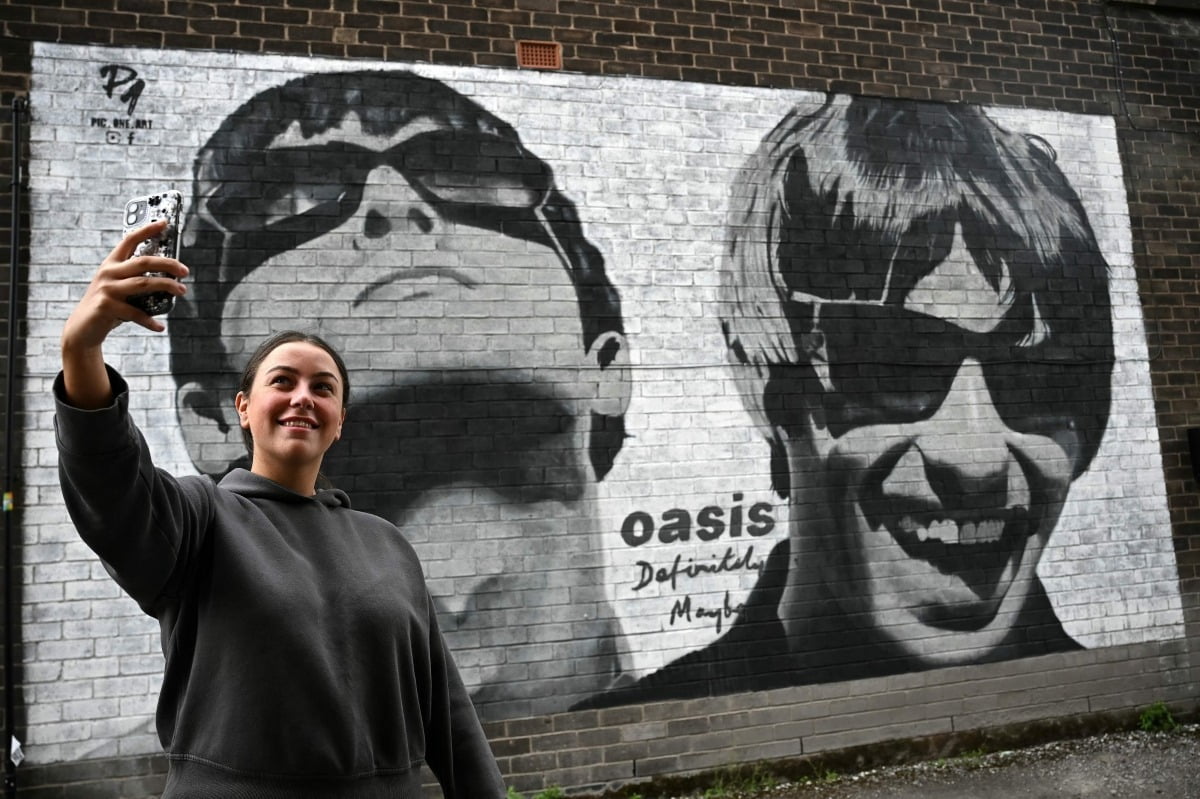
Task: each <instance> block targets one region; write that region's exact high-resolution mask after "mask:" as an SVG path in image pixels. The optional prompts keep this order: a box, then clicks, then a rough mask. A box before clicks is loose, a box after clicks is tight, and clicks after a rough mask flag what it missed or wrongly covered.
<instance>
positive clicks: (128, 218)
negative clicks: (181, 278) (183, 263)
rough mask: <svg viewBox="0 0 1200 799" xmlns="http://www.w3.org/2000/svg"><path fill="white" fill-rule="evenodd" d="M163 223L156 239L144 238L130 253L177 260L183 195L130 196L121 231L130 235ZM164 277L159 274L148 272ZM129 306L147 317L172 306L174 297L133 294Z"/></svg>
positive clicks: (169, 295)
mask: <svg viewBox="0 0 1200 799" xmlns="http://www.w3.org/2000/svg"><path fill="white" fill-rule="evenodd" d="M162 219H165V220H167V227H166V228H165V229H164V230H163V231H162V233H161V234H159V235H157V236H150V237H147V238H146V239H145V240H144V241H142V242H140V243H139V244H138V246H137V249H135V250H134V251H133V254H134V256H139V255H165V256H167V257H168V258H178V257H179V242H180V233H181V232H182V226H183V195H182V194H180V193H179V192H177V191H174V190H171V191H163V192H160V193H158V194H150V195H147V196H145V197H134V198H133V199H131V200H130V201H129V202H127V203H125V227H124V232H125V233H130V232H131V231H134V230H137V229H138V228H141V227H145V226H146V225H149V224H151V223H153V222H158V221H159V220H162ZM147 274H157V275H162V276H164V277H166V276H167V275H165V273H163V272H153V273H151V272H148V273H147ZM128 302H129V304H130V305H134V306H136V307H138V308H141V309H142V310H143V311H145V312H146V313H147V314H149V315H150V316H158V315H160V314H165V313H167V312H168V311H170V310H171V308H172V307H174V305H175V297H174V295H172V294H169V293H167V292H165V291H156V292H151V293H148V294H135V295H133V296H132V297H129V298H128Z"/></svg>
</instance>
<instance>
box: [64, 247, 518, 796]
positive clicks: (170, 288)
mask: <svg viewBox="0 0 1200 799" xmlns="http://www.w3.org/2000/svg"><path fill="white" fill-rule="evenodd" d="M157 232H161V226H159V227H150V228H145V229H143V230H140V231H137V232H135V233H133V234H130V235H127V236H126V237H125V238H124V239H123V240H122V241H121V243H120V244H119V245H118V246H117V247H116V249H114V250H113V251H112V253H111V254H110V255H109V257H108V258H107V259H105V261H104V263H103V264H101V266H100V269H99V271H98V272H97V273H96V275H95V277H94V278H93V280H92V282H91V284H90V285H89V287H88V289H87V292H86V293H85V295H84V297H83V299H82V300H81V301H80V303H79V305H78V306H76V308H75V309H74V311H73V312H72V313H71V316H70V317H69V318H68V320H67V322H66V324H65V325H64V327H63V333H62V365H63V370H62V373H61V375H60V376H59V378H58V379H57V380H56V382H55V397H56V403H57V413H56V421H55V424H56V430H57V439H58V447H59V461H60V466H59V471H60V479H61V482H62V490H63V496H64V498H65V500H66V504H67V508H68V510H69V511H70V514H71V518H72V520H73V521H74V522H75V525H76V527H77V529H78V530H79V533H80V536H81V537H82V538H83V540H84V541H85V542H86V543H87V544H88V545H89V546H90V547H91V548H92V549H93V550H94V551H95V552H96V553H97V554H98V555H99V556H100V558H101V559H102V560H103V562H104V564H105V567H106V568H107V569H108V571H109V572H110V573H111V574H112V575H113V576H114V578H115V579H116V580H117V582H118V583H119V584H120V585H121V587H122V588H123V589H124V590H125V591H126V592H127V593H128V594H129V595H130V596H131V597H133V599H134V600H136V601H137V602H138V604H139V605H140V606H141V608H142V609H143V610H144V611H145V612H146V613H148V614H150V615H151V616H153V617H155V618H156V619H158V621H159V624H160V626H161V629H162V646H163V653H164V655H165V656H166V667H165V674H164V679H163V684H162V692H161V695H160V697H159V705H158V718H157V721H158V733H159V739H160V740H161V742H162V744H163V746H164V748H165V749H166V751H167V757H168V760H169V772H168V776H167V787H166V791H165V792H164V794H163V796H164V799H181V798H184V797H201V796H203V797H212V796H247V797H256V799H259V798H261V799H273V798H274V797H280V799H282V798H283V797H288V798H289V799H293V798H294V797H307V796H312V797H318V796H319V797H334V798H340V797H347V798H349V797H354V799H360V798H363V799H365V798H368V797H370V798H373V797H385V796H386V797H398V796H402V797H409V796H412V797H417V796H420V795H421V766H422V764H427V765H428V766H429V768H430V770H431V771H432V772H433V774H434V775H435V776H436V777H437V779H438V781H439V782H440V783H441V786H442V790H443V792H444V794H445V795H446V796H447V797H472V798H473V799H474V798H475V797H485V798H486V797H502V796H504V795H505V789H504V785H503V783H502V780H501V777H500V773H499V769H498V768H497V766H496V761H495V758H494V757H493V756H492V753H491V750H490V748H489V746H488V742H487V740H486V738H485V737H484V735H483V731H482V729H481V727H480V724H479V721H478V719H477V717H476V715H475V710H474V708H473V707H472V705H471V701H470V698H469V697H468V695H467V692H466V691H465V690H464V688H463V684H462V681H461V679H460V678H459V675H458V671H457V669H456V668H455V665H454V662H453V660H452V659H451V656H450V652H449V650H448V649H447V648H446V645H445V643H444V642H443V640H442V636H441V633H440V631H439V629H438V626H437V622H436V618H435V615H434V609H433V605H432V603H431V601H430V598H429V595H428V592H427V590H426V587H425V581H424V577H423V574H422V571H421V566H420V564H419V562H418V561H417V557H416V555H415V553H414V552H413V550H412V547H411V546H410V545H409V544H408V542H407V541H406V540H405V538H404V537H403V536H402V534H401V533H400V531H399V530H398V529H397V528H396V527H395V526H394V525H392V524H391V523H390V522H387V521H385V520H383V519H381V518H379V517H376V516H372V515H370V514H366V513H360V512H358V511H354V510H352V509H351V508H350V501H349V499H348V498H347V496H346V495H345V494H344V493H343V492H341V491H339V490H337V489H332V488H319V487H318V480H319V477H320V470H321V462H322V460H323V458H324V456H325V453H326V451H327V450H328V449H329V447H330V446H331V445H332V444H333V443H334V442H335V441H337V439H338V438H339V436H340V435H341V430H342V424H343V422H344V421H345V417H346V404H347V399H348V397H349V390H350V386H349V381H348V379H347V374H346V369H345V365H344V364H343V363H342V359H341V357H340V356H339V355H338V354H337V353H336V352H335V351H334V350H333V349H332V348H330V347H329V345H327V344H326V343H325V342H324V341H322V340H320V339H319V338H316V337H315V336H310V335H306V334H302V333H297V332H286V333H280V334H277V335H275V336H273V337H272V338H270V339H269V340H267V341H266V342H264V343H263V344H262V345H261V346H260V347H259V349H258V350H257V351H256V352H255V353H254V354H253V355H252V356H251V358H250V360H249V362H248V364H247V366H246V368H245V371H244V373H243V375H242V381H241V384H240V388H241V390H240V391H239V392H238V394H237V396H236V398H233V402H234V403H235V406H236V410H237V415H238V419H239V421H240V424H241V427H242V430H243V434H244V436H245V438H246V442H247V447H248V448H249V451H250V458H251V460H250V463H251V468H250V469H249V471H247V470H244V469H235V470H233V471H231V472H230V473H229V474H228V475H226V476H225V477H224V478H223V479H222V480H221V482H220V483H219V484H216V483H214V482H213V481H212V480H210V479H208V478H204V477H195V476H187V477H179V478H176V477H172V476H171V475H169V474H166V473H165V472H163V471H161V470H158V469H156V468H155V467H154V465H153V462H152V460H151V456H150V453H149V451H148V449H147V446H146V443H145V441H144V439H143V438H142V436H141V434H140V433H139V432H138V430H137V428H136V427H135V426H134V424H133V422H132V421H131V420H130V417H129V414H128V402H129V397H128V391H127V386H126V384H125V382H124V380H123V379H122V378H121V376H120V375H119V374H118V373H117V372H116V371H115V370H113V369H111V368H109V367H108V366H107V365H106V364H105V362H104V358H103V353H102V346H103V344H104V341H105V338H106V337H107V336H108V334H109V333H110V332H111V331H112V330H113V329H114V328H116V327H117V326H118V325H119V324H121V323H122V322H126V321H129V322H134V323H136V324H139V325H141V326H142V327H145V328H147V329H149V330H151V331H155V332H161V331H162V330H164V329H165V328H164V326H163V325H162V323H161V322H159V321H158V320H157V319H155V318H154V317H151V316H147V315H146V314H144V313H143V312H142V311H140V310H138V309H137V308H135V307H134V306H133V305H131V304H129V302H127V298H128V297H130V296H132V295H136V294H140V293H145V292H148V291H166V292H170V293H171V294H173V295H176V296H178V295H181V294H183V293H184V291H185V287H184V285H183V284H182V283H180V282H178V281H177V280H176V279H174V278H183V277H184V276H186V274H187V268H186V267H185V266H184V265H183V264H182V263H180V262H179V261H176V260H173V259H169V258H161V257H157V256H145V257H138V258H131V255H132V254H133V252H134V248H135V246H136V245H137V243H138V242H139V241H140V240H142V239H144V238H146V237H147V235H153V234H155V233H157ZM147 271H154V272H162V273H165V275H166V276H162V277H158V276H147V275H146V274H145V273H146V272H147Z"/></svg>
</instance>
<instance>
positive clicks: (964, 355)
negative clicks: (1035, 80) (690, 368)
mask: <svg viewBox="0 0 1200 799" xmlns="http://www.w3.org/2000/svg"><path fill="white" fill-rule="evenodd" d="M1054 161H1055V154H1054V152H1053V150H1052V149H1051V148H1050V146H1049V145H1048V144H1047V143H1046V142H1045V141H1044V140H1042V139H1039V138H1037V137H1035V136H1021V135H1017V134H1013V133H1010V132H1008V131H1006V130H1004V129H1003V128H1001V127H999V126H998V125H996V124H994V123H992V122H991V121H990V120H988V118H987V117H986V116H985V115H984V114H983V113H982V112H981V111H980V110H978V109H976V108H972V107H970V106H951V105H942V104H923V103H916V102H909V101H898V100H880V99H871V98H852V97H845V96H835V97H830V98H829V99H828V100H827V101H826V103H825V105H824V106H823V107H822V108H821V109H820V110H818V111H816V112H815V113H793V114H789V115H788V116H787V117H786V118H785V119H784V120H783V121H782V122H781V123H780V124H779V126H778V127H776V128H775V130H773V131H772V132H771V133H770V134H768V136H767V137H766V138H765V139H764V140H763V144H762V146H761V147H760V148H759V150H758V151H757V152H756V153H755V154H754V156H753V157H752V158H751V159H750V161H749V163H748V164H747V165H746V167H745V168H744V169H743V170H742V172H741V173H740V174H739V176H738V180H737V182H736V184H735V186H734V187H733V198H734V199H733V202H732V204H731V211H730V226H729V231H728V239H727V251H726V263H725V267H724V270H723V272H722V276H721V277H722V283H721V289H722V299H723V300H724V302H723V305H722V306H721V311H720V313H721V325H722V330H723V331H724V334H725V340H726V343H727V345H728V347H729V352H730V356H731V361H732V363H733V364H734V366H733V368H734V371H735V373H736V381H737V386H738V391H739V394H740V396H741V399H742V401H743V403H744V404H745V406H746V409H747V411H748V412H749V414H750V416H751V417H752V418H753V419H754V421H755V423H756V425H757V427H758V429H759V431H760V433H761V434H762V435H763V437H764V439H765V440H766V441H767V444H768V447H769V451H770V457H771V469H772V472H771V474H772V483H773V485H774V487H775V490H776V492H777V493H778V494H779V495H780V496H782V497H785V498H788V499H789V500H790V502H791V507H792V516H791V528H790V531H789V535H788V539H787V540H786V541H783V542H781V543H779V544H778V545H776V547H775V550H774V552H773V553H772V555H771V557H770V559H769V561H768V563H767V564H766V566H765V568H764V570H763V575H762V577H761V578H760V580H759V584H758V587H757V589H756V591H755V594H753V595H752V597H753V599H752V601H751V603H750V604H749V605H748V606H747V607H746V608H745V609H744V610H743V611H742V612H741V613H740V614H738V617H737V620H736V621H735V622H734V624H733V625H732V627H731V629H730V630H729V631H728V632H727V633H725V635H723V636H722V637H721V638H720V639H719V640H718V641H716V642H715V643H713V644H712V645H710V646H709V647H707V648H705V649H703V650H699V651H697V652H694V653H691V654H688V655H686V656H684V657H682V658H680V659H679V660H677V661H675V662H673V663H671V664H670V665H669V666H667V667H666V668H664V669H662V670H661V671H658V672H656V673H654V674H652V675H650V676H648V677H647V678H645V679H644V680H642V681H641V683H640V684H639V686H638V687H637V688H636V689H630V690H626V691H623V692H620V691H619V692H617V694H616V695H614V696H613V697H610V699H611V700H613V701H616V700H618V699H621V700H625V701H631V700H633V699H641V700H648V699H651V698H662V697H664V696H692V695H696V694H698V693H699V694H704V693H710V692H728V691H745V690H755V689H763V688H770V687H778V686H780V685H794V684H800V683H806V682H818V681H828V680H836V679H849V678H854V677H867V676H877V675H880V674H887V673H893V672H898V671H912V670H918V669H925V668H932V667H935V666H944V665H956V664H963V663H983V662H987V661H990V660H999V659H1007V658H1014V657H1022V656H1027V655H1036V654H1045V653H1048V652H1059V651H1066V650H1070V649H1074V648H1078V647H1079V644H1078V643H1076V642H1075V641H1074V640H1073V639H1072V638H1071V637H1070V636H1069V635H1067V633H1066V632H1065V631H1064V630H1063V628H1062V625H1061V624H1060V623H1059V621H1058V619H1057V618H1056V617H1055V615H1054V611H1053V609H1052V608H1051V606H1050V603H1049V601H1048V599H1047V598H1046V595H1045V592H1044V590H1043V588H1042V585H1041V582H1040V581H1039V579H1038V577H1037V565H1038V561H1039V559H1040V557H1041V553H1042V550H1043V549H1044V547H1045V545H1046V542H1047V540H1048V539H1049V537H1050V535H1051V533H1052V532H1053V530H1054V527H1055V524H1056V523H1057V522H1058V518H1059V515H1060V514H1061V512H1062V508H1063V504H1064V502H1065V500H1066V497H1067V494H1068V492H1069V490H1070V485H1071V481H1072V480H1074V479H1075V478H1077V477H1078V476H1079V475H1080V474H1082V473H1083V472H1084V471H1085V470H1086V469H1087V468H1088V465H1089V464H1090V463H1091V461H1092V458H1093V457H1094V456H1095V453H1096V450H1097V448H1098V446H1099V442H1100V440H1101V438H1102V437H1103V434H1104V428H1105V425H1106V423H1107V420H1108V414H1109V407H1110V390H1111V389H1110V382H1111V377H1112V369H1113V343H1112V320H1111V308H1110V300H1109V296H1108V285H1107V268H1108V267H1107V264H1106V263H1105V261H1104V258H1103V256H1102V254H1101V253H1100V249H1099V245H1098V243H1097V242H1096V238H1095V236H1094V234H1093V233H1092V230H1091V226H1090V225H1089V223H1088V220H1087V215H1086V213H1085V212H1084V210H1083V207H1082V205H1081V203H1080V202H1079V199H1078V196H1077V195H1076V193H1075V192H1074V190H1073V189H1072V188H1071V187H1070V185H1069V184H1068V183H1067V181H1066V178H1065V177H1064V176H1063V174H1062V173H1061V171H1060V170H1059V169H1058V168H1057V166H1056V165H1055V163H1054Z"/></svg>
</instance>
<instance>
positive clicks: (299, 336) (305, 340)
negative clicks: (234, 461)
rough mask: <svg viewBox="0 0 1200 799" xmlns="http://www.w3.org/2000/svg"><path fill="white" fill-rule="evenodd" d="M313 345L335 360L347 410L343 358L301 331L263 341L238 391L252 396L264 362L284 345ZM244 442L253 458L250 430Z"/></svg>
mask: <svg viewBox="0 0 1200 799" xmlns="http://www.w3.org/2000/svg"><path fill="white" fill-rule="evenodd" d="M295 343H301V344H311V345H313V346H314V347H317V348H319V349H322V350H324V351H325V352H326V353H328V354H329V357H330V358H333V363H334V365H335V366H337V370H338V376H339V377H340V378H341V380H342V408H346V407H347V406H348V405H349V404H350V373H349V372H348V371H347V369H346V363H345V362H344V361H343V360H342V356H341V355H340V354H339V353H338V351H337V350H335V349H334V348H333V347H332V346H330V344H329V343H328V342H327V341H325V340H324V339H323V338H321V337H320V336H317V335H313V334H312V333H304V332H301V331H299V330H281V331H280V332H278V333H276V334H275V335H273V336H271V337H270V338H268V339H266V340H265V341H263V343H261V344H259V345H258V349H256V350H254V353H253V354H252V355H251V356H250V360H249V361H247V362H246V367H245V368H244V369H243V370H242V378H241V380H240V381H239V383H238V391H240V392H242V393H243V394H245V395H246V396H250V389H251V388H252V387H253V386H254V380H255V378H256V377H258V368H259V367H260V366H262V363H263V361H265V360H266V359H267V356H268V355H270V354H271V353H272V352H274V351H275V350H277V349H279V348H280V347H282V346H283V345H284V344H295ZM242 440H243V441H244V442H245V443H246V452H247V454H249V455H250V457H251V458H253V457H254V436H253V435H251V433H250V430H249V429H248V428H245V427H243V428H242Z"/></svg>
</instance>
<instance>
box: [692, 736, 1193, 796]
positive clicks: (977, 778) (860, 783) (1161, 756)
mask: <svg viewBox="0 0 1200 799" xmlns="http://www.w3.org/2000/svg"><path fill="white" fill-rule="evenodd" d="M696 795H697V796H703V795H704V794H703V793H699V794H696ZM708 796H710V797H713V796H721V797H730V798H731V799H732V797H737V799H885V797H886V799H1016V797H1020V799H1051V797H1053V799H1093V797H1138V798H1140V797H1164V798H1165V799H1200V726H1197V725H1192V724H1189V725H1183V726H1180V727H1179V728H1177V729H1176V730H1174V731H1173V732H1153V733H1148V732H1124V733H1110V734H1107V735H1099V736H1095V737H1091V738H1080V739H1076V740H1069V741H1057V742H1054V743H1049V744H1043V745H1041V746H1034V747H1030V748H1028V749H1019V750H1013V751H1007V752H996V753H992V754H982V755H978V756H965V757H958V758H954V759H951V760H941V761H933V762H928V763H920V764H915V765H907V766H897V767H892V768H882V769H875V770H872V771H867V772H863V773H861V774H855V775H846V776H841V777H836V778H834V777H833V775H831V777H830V779H829V780H828V781H822V782H819V783H809V784H805V785H801V784H796V783H791V784H785V785H778V786H775V787H772V788H768V789H764V790H761V791H757V792H738V791H725V792H717V791H713V790H712V789H710V792H709V793H708Z"/></svg>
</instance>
